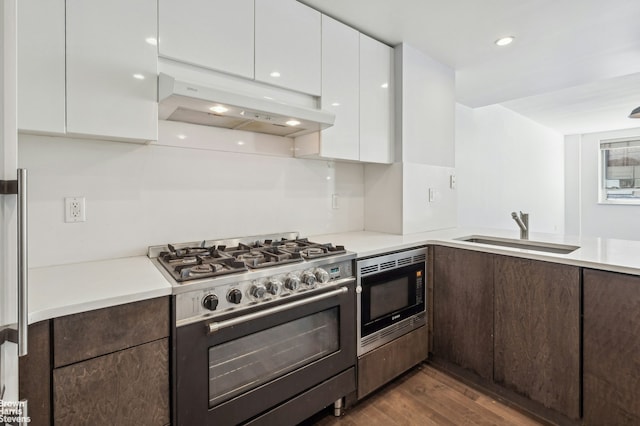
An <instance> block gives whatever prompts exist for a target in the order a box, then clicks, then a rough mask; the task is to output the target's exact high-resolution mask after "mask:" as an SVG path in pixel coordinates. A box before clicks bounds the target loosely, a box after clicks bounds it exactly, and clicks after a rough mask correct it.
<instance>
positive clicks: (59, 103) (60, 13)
mask: <svg viewBox="0 0 640 426" xmlns="http://www.w3.org/2000/svg"><path fill="white" fill-rule="evenodd" d="M17 5H18V129H19V130H24V131H31V132H39V133H64V131H65V114H64V113H65V92H64V90H65V81H64V79H65V64H64V0H20V1H18V2H17Z"/></svg>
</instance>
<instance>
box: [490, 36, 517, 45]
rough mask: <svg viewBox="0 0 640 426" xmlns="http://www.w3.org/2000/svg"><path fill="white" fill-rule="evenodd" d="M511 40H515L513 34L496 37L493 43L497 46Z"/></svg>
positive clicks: (506, 43) (508, 42) (509, 42)
mask: <svg viewBox="0 0 640 426" xmlns="http://www.w3.org/2000/svg"><path fill="white" fill-rule="evenodd" d="M513 40H515V37H514V36H507V37H502V38H499V39H497V40H496V41H495V43H496V44H497V45H498V46H506V45H508V44H511V43H512V42H513Z"/></svg>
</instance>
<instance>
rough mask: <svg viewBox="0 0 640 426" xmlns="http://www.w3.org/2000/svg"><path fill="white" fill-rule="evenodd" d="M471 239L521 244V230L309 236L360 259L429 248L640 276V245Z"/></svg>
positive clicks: (535, 236) (563, 238) (538, 237)
mask: <svg viewBox="0 0 640 426" xmlns="http://www.w3.org/2000/svg"><path fill="white" fill-rule="evenodd" d="M472 235H482V236H491V237H498V238H511V239H516V240H518V239H519V236H520V232H519V230H518V229H515V230H512V231H511V230H504V229H478V228H466V229H465V228H452V229H445V230H439V231H431V232H421V233H417V234H406V235H397V234H386V233H382V232H371V231H359V232H345V233H335V234H324V235H314V236H310V237H309V239H310V240H311V241H315V242H318V243H333V244H339V245H344V246H345V248H346V249H347V250H349V251H353V252H355V253H356V254H357V257H358V258H362V257H369V256H375V255H379V254H383V253H386V252H392V251H397V250H404V249H408V248H412V247H418V246H421V245H427V244H429V245H441V246H448V247H455V248H462V249H467V250H475V251H482V252H487V253H494V254H502V255H507V256H515V257H522V258H528V259H535V260H542V261H547V262H556V263H563V264H567V265H575V266H581V267H587V268H593V269H601V270H607V271H614V272H621V273H626V274H633V275H640V241H632V240H618V239H609V238H595V237H578V236H570V235H559V234H545V233H536V232H532V233H530V235H529V241H531V242H547V243H555V244H567V245H575V246H579V247H580V248H579V249H577V250H575V251H574V252H572V253H569V254H555V253H545V252H540V251H534V250H525V249H517V248H509V247H500V246H493V245H487V244H478V243H471V242H467V241H460V240H459V239H458V238H462V237H468V236H472Z"/></svg>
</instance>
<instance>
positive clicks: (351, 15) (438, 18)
mask: <svg viewBox="0 0 640 426" xmlns="http://www.w3.org/2000/svg"><path fill="white" fill-rule="evenodd" d="M299 1H301V2H302V3H305V4H307V5H309V6H311V7H314V8H316V9H318V10H320V11H322V12H323V13H326V14H328V15H330V16H333V17H334V18H336V19H338V20H341V21H343V22H345V23H347V24H349V25H351V26H353V27H355V28H358V29H359V30H360V31H362V32H364V33H367V34H369V35H371V36H372V37H375V38H377V39H379V40H381V41H383V42H385V43H387V44H389V45H391V46H395V45H396V44H399V43H402V42H405V43H407V44H409V45H411V46H413V47H415V48H418V49H420V50H422V51H423V52H425V53H426V54H427V55H429V56H431V57H432V58H434V59H436V60H438V61H439V62H441V63H443V64H446V65H448V66H450V67H451V68H454V69H455V71H456V99H457V101H458V102H460V103H462V104H464V105H467V106H469V107H474V108H475V107H480V106H485V105H491V104H495V103H503V104H504V105H505V106H506V107H508V108H511V109H513V110H514V111H516V112H518V113H520V114H522V115H525V116H527V117H529V118H531V119H533V120H535V121H538V122H540V123H541V124H544V125H546V126H549V127H551V128H554V129H556V130H558V131H560V132H562V133H564V134H569V133H588V132H592V131H602V130H612V129H620V128H630V127H640V120H633V119H629V118H627V116H628V115H629V112H631V110H632V109H633V108H635V107H637V106H639V105H640V0H516V1H514V0H446V1H443V0H393V1H392V0H299ZM505 35H514V36H515V37H516V40H515V42H514V43H512V44H511V45H510V46H507V47H502V48H499V47H497V46H496V45H495V44H494V41H495V40H496V39H498V38H500V37H502V36H505Z"/></svg>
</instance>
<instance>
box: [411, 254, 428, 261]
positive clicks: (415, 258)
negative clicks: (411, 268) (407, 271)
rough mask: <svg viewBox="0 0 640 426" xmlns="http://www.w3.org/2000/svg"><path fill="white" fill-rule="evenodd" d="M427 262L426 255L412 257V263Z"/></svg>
mask: <svg viewBox="0 0 640 426" xmlns="http://www.w3.org/2000/svg"><path fill="white" fill-rule="evenodd" d="M426 260H427V255H426V254H424V253H423V254H419V255H417V256H413V262H414V263H417V262H424V261H426Z"/></svg>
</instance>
